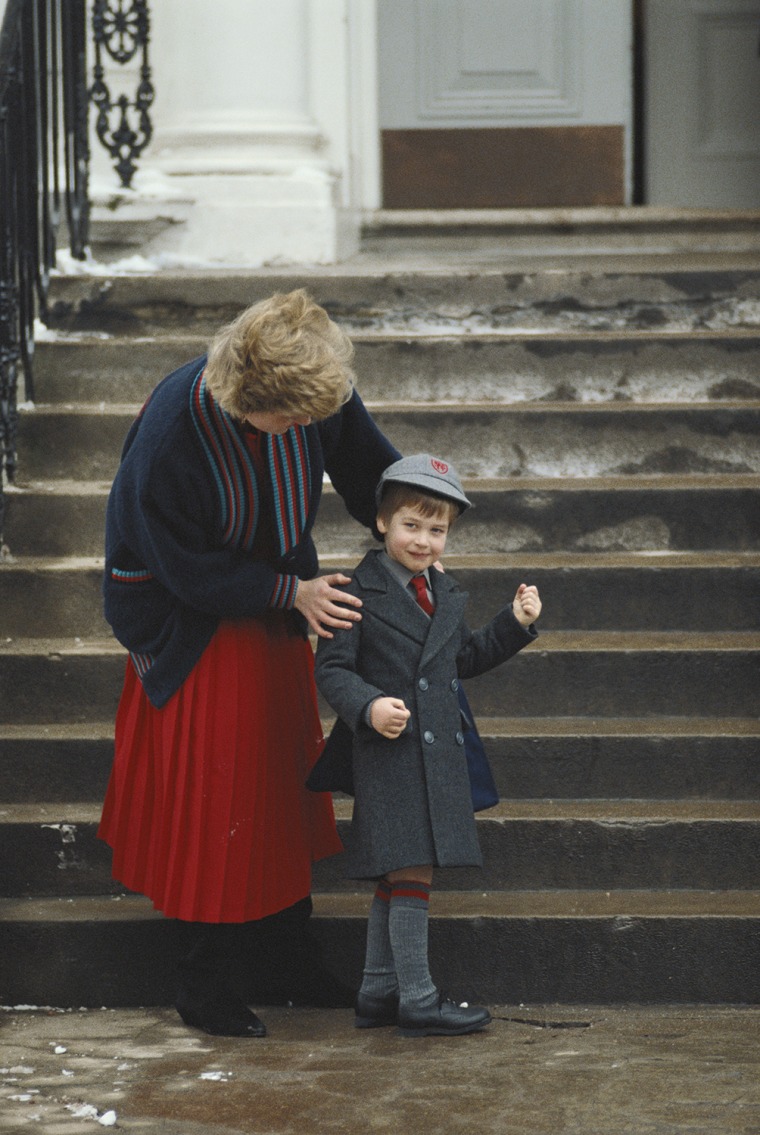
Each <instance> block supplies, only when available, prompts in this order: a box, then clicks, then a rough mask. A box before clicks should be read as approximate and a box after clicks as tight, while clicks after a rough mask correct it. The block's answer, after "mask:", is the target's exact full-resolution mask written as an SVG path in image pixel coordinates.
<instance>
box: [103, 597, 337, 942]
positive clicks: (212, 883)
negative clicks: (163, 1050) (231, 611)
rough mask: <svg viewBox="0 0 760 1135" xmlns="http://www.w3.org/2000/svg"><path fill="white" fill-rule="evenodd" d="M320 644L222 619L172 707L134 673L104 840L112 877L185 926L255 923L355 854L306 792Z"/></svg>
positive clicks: (313, 749)
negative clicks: (314, 868) (325, 865)
mask: <svg viewBox="0 0 760 1135" xmlns="http://www.w3.org/2000/svg"><path fill="white" fill-rule="evenodd" d="M313 674H314V657H313V654H312V650H311V647H310V645H309V643H308V642H307V641H306V640H304V639H303V638H301V637H300V636H296V635H293V634H292V633H290V632H289V630H288V623H287V617H286V616H284V615H282V614H280V613H278V612H273V613H271V614H269V615H267V616H265V617H264V618H261V619H250V620H246V621H243V622H235V623H231V622H227V623H222V624H221V625H220V626H219V628H218V630H217V632H216V634H215V636H214V638H213V639H212V641H211V642H210V643H209V645H208V647H207V648H206V650H205V652H204V653H203V656H202V657H201V659H200V660H199V662H198V663H197V665H196V666H195V668H194V669H193V671H192V673H191V674H190V676H189V677H188V678H187V680H186V681H185V683H184V684H183V686H182V687H181V689H180V690H178V691H177V693H176V694H175V695H174V696H173V697H172V698H171V699H170V701H169V702H168V703H167V704H166V705H165V706H164V707H163V708H162V709H156V708H155V706H153V705H152V704H151V703H150V702H149V700H148V698H147V697H146V696H145V693H144V691H143V688H142V685H141V684H140V681H139V679H138V677H137V675H136V673H135V671H134V667H133V666H132V663H131V662H128V663H127V673H126V678H125V682H124V689H123V692H122V697H121V701H120V704H119V709H118V713H117V718H116V744H115V756H114V766H113V770H112V773H111V779H110V783H109V786H108V791H107V794H106V800H105V805H104V808H103V816H102V819H101V823H100V828H99V832H98V834H99V836H100V837H101V839H104V840H105V841H106V842H107V843H109V844H110V845H111V847H112V848H113V875H114V878H115V879H118V880H119V881H120V882H121V883H123V884H124V885H125V886H127V887H128V888H129V889H130V890H132V891H137V892H138V893H140V894H144V895H147V896H148V897H149V898H150V899H152V901H153V905H154V906H155V907H156V908H157V909H158V910H161V911H163V912H164V914H166V915H168V916H170V917H172V918H180V919H187V920H189V921H198V922H247V921H249V920H252V919H258V918H264V917H265V916H266V915H269V914H274V913H276V912H277V911H278V910H283V909H284V908H285V907H287V906H291V905H292V904H293V903H295V902H298V901H299V900H300V899H302V898H305V897H306V895H308V894H309V892H310V890H311V864H312V862H314V861H315V860H317V859H322V858H324V857H325V856H328V855H334V854H335V853H336V852H339V851H341V850H342V845H341V842H340V839H339V837H338V833H337V831H336V828H335V818H334V815H333V807H332V800H331V798H330V796H329V795H328V794H326V793H313V792H309V791H308V789H306V788H305V786H304V782H305V780H306V777H307V776H308V773H309V770H310V769H311V767H312V765H313V764H314V761H315V760H316V759H317V757H318V755H319V753H320V751H321V749H322V746H323V739H322V728H321V725H320V721H319V713H318V710H317V700H316V690H315V686H314V677H313Z"/></svg>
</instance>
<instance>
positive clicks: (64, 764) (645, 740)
mask: <svg viewBox="0 0 760 1135" xmlns="http://www.w3.org/2000/svg"><path fill="white" fill-rule="evenodd" d="M332 720H333V719H332V718H325V721H324V729H325V732H327V731H328V730H329V728H330V727H331V724H332ZM479 727H480V732H481V735H482V737H483V740H484V743H485V745H486V749H487V751H488V755H489V758H490V762H491V766H492V768H493V772H494V777H495V780H496V785H497V788H498V790H499V793H500V795H501V796H502V797H503V798H504V799H505V800H521V799H543V798H546V799H556V800H562V799H577V800H582V799H587V800H588V799H597V800H619V799H627V798H631V799H639V800H657V799H669V800H675V799H678V798H681V799H685V800H686V799H688V800H737V801H738V800H752V799H756V798H757V796H758V784H760V723H758V721H757V719H756V718H754V717H753V718H728V719H726V718H708V717H692V718H677V717H654V718H618V719H616V718H605V719H599V718H596V719H591V718H575V717H562V718H498V717H481V718H480V719H479ZM112 758H113V720H109V721H103V722H87V723H85V724H79V725H71V724H68V725H67V724H57V725H55V724H53V725H36V724H30V725H13V724H11V725H3V726H0V801H4V802H5V803H6V804H29V803H33V802H34V801H35V800H36V799H37V798H38V797H39V794H40V791H41V787H40V786H42V785H44V794H45V799H46V800H47V801H48V802H49V803H51V804H57V803H67V802H85V803H87V802H90V803H98V804H99V803H100V802H102V800H103V797H104V795H105V791H106V785H107V783H108V777H109V773H110V769H111V761H112Z"/></svg>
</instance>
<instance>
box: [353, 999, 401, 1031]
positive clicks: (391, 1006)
mask: <svg viewBox="0 0 760 1135" xmlns="http://www.w3.org/2000/svg"><path fill="white" fill-rule="evenodd" d="M355 1009H356V1017H355V1018H354V1027H355V1028H357V1029H382V1028H384V1027H385V1026H386V1025H395V1024H396V1021H397V1020H398V993H392V994H391V995H390V997H370V996H369V995H368V994H367V993H357V995H356V1003H355Z"/></svg>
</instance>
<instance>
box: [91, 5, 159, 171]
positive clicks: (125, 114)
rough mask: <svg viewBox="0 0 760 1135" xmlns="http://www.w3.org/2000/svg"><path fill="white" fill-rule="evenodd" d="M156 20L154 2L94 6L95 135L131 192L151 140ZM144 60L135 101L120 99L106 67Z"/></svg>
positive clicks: (92, 95)
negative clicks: (151, 57)
mask: <svg viewBox="0 0 760 1135" xmlns="http://www.w3.org/2000/svg"><path fill="white" fill-rule="evenodd" d="M149 33H150V15H149V12H148V0H94V2H93V6H92V39H93V43H94V45H95V63H94V65H93V83H92V87H91V88H90V98H91V99H92V101H93V103H94V105H95V109H96V111H97V113H96V117H95V132H96V133H97V136H98V140H99V141H100V143H101V145H102V146H104V147H105V149H106V150H107V151H108V153H109V154H110V155H111V161H112V162H113V166H114V169H115V170H116V172H117V173H118V175H119V177H120V179H121V184H122V185H124V186H125V187H127V188H129V187H130V186H131V184H132V178H133V177H134V175H135V173H136V171H137V164H136V163H137V159H138V157H139V156H140V154H141V153H142V152H143V150H144V149H145V147H146V146H147V145H148V143H149V142H150V140H151V137H152V135H153V124H152V122H151V119H150V114H149V111H150V108H151V106H152V104H153V95H154V91H153V84H152V82H151V70H150V63H149V61H148V41H149V38H150V36H149ZM138 57H139V59H140V79H139V82H138V84H137V89H136V90H135V93H134V97H133V98H129V96H128V95H126V94H124V93H123V92H122V94H120V95H118V96H117V95H115V94H113V93H112V91H111V87H110V85H109V83H108V82H107V80H106V68H105V64H106V62H107V60H108V59H109V58H110V59H112V60H113V61H114V62H115V63H121V64H126V63H131V62H132V60H133V59H137V58H138Z"/></svg>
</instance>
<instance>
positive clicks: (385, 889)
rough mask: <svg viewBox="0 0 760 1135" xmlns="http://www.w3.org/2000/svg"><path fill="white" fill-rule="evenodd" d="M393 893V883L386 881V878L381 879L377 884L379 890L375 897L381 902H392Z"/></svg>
mask: <svg viewBox="0 0 760 1135" xmlns="http://www.w3.org/2000/svg"><path fill="white" fill-rule="evenodd" d="M392 893H393V887H392V886H391V884H390V883H388V882H386V880H385V879H381V880H380V882H379V883H378V884H377V890H376V891H375V898H376V899H377V900H378V901H379V902H390V901H391V895H392Z"/></svg>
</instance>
